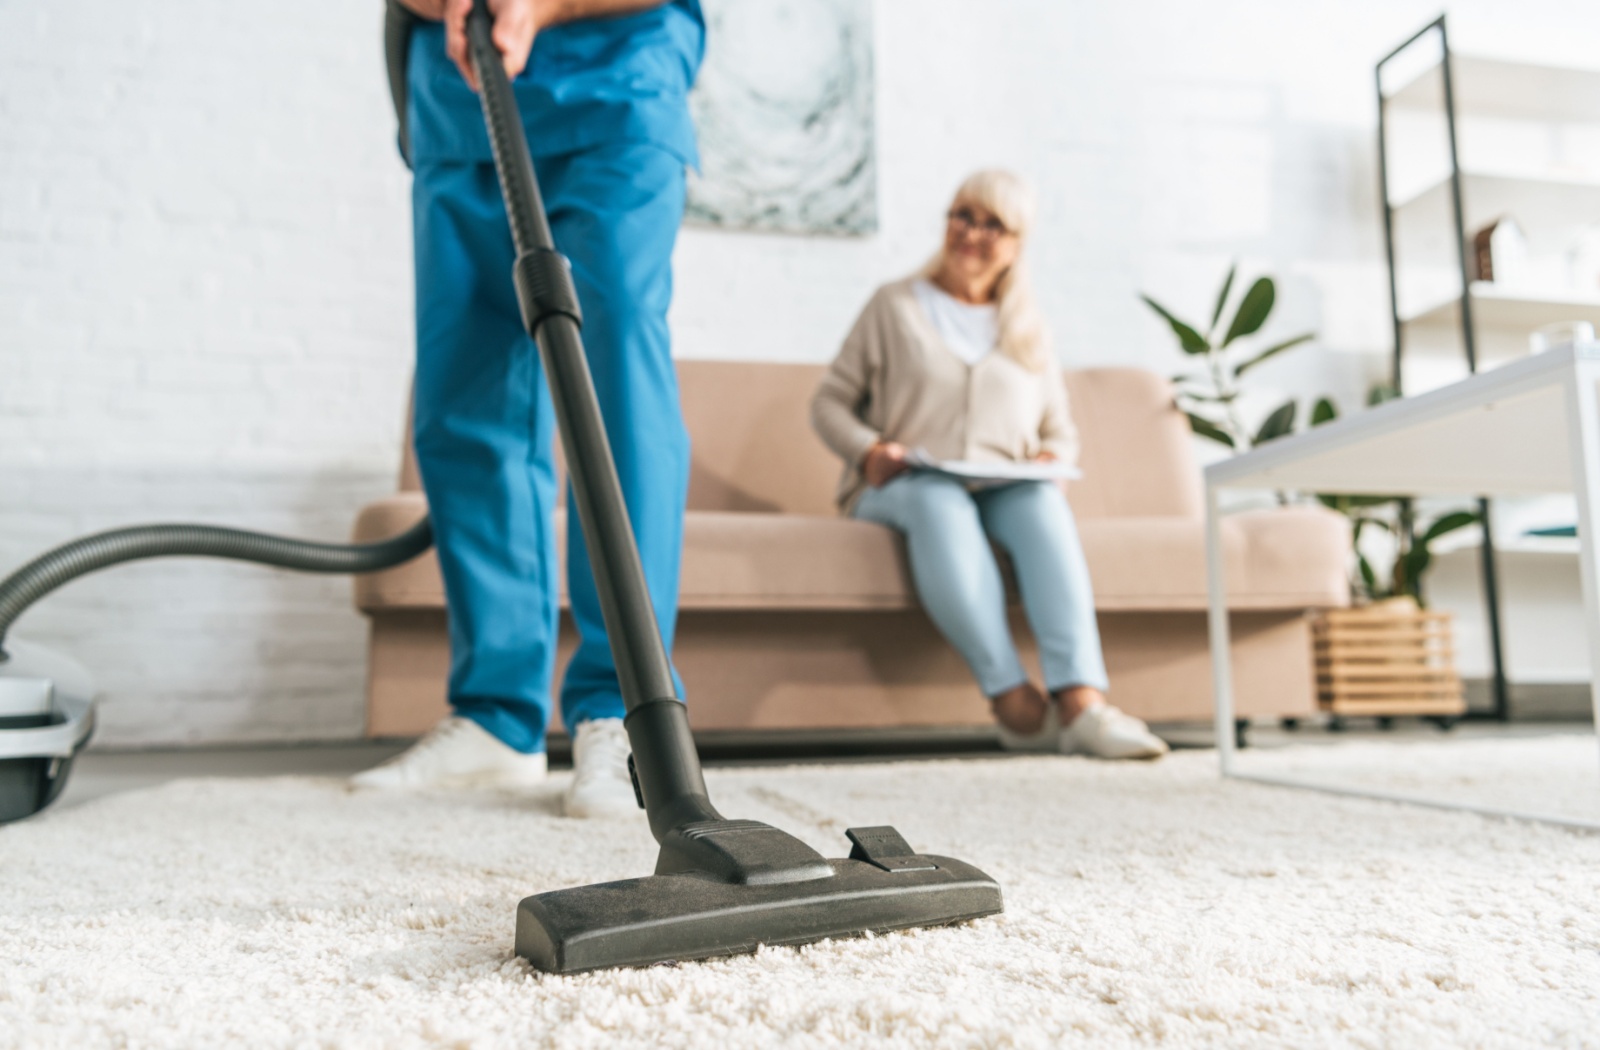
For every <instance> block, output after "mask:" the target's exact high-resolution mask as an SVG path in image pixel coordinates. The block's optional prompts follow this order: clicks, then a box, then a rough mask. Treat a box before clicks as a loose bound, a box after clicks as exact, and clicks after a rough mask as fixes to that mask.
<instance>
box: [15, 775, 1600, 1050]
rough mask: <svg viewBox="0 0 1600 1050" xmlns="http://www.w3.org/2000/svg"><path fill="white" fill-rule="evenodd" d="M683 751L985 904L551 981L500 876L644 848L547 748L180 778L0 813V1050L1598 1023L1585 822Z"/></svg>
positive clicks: (1217, 1037) (1386, 1038)
mask: <svg viewBox="0 0 1600 1050" xmlns="http://www.w3.org/2000/svg"><path fill="white" fill-rule="evenodd" d="M1368 746H1369V745H1354V748H1356V749H1359V748H1364V747H1368ZM1379 746H1386V745H1379ZM1448 749H1449V745H1446V744H1415V745H1407V747H1406V752H1407V753H1406V755H1405V756H1403V757H1404V758H1405V760H1406V761H1408V762H1409V763H1410V767H1411V768H1421V767H1423V766H1425V765H1426V764H1427V763H1428V762H1430V761H1446V759H1440V758H1438V757H1437V756H1439V755H1440V754H1447V753H1448ZM1352 753H1354V752H1352ZM1507 768H1510V767H1509V766H1508V767H1507ZM708 779H709V780H710V783H711V787H712V794H713V798H714V799H715V801H716V802H717V804H718V806H719V808H721V809H722V810H723V811H724V812H725V813H728V814H729V815H731V816H737V817H753V818H757V819H764V820H768V821H770V822H772V823H775V824H778V825H780V826H782V827H784V828H787V829H789V830H791V831H794V832H796V833H797V834H799V835H800V836H801V837H803V838H805V839H806V840H808V841H810V842H811V843H812V844H814V845H815V846H817V847H818V848H819V849H822V850H823V851H824V852H825V853H828V854H830V855H835V856H837V855H842V854H843V852H844V849H845V846H846V843H845V840H844V838H843V831H844V828H845V827H846V826H847V825H850V824H884V823H892V824H895V825H897V826H898V827H899V828H900V830H901V831H902V832H903V833H904V834H905V836H906V837H907V839H909V840H910V842H911V843H912V844H913V845H914V846H917V847H919V848H922V849H925V850H927V851H929V852H938V853H945V854H949V855H952V856H958V857H962V858H964V859H967V860H970V861H972V862H974V863H977V864H978V865H979V866H981V867H983V868H985V869H986V870H987V871H988V872H989V873H990V874H992V875H994V876H995V877H996V878H998V879H999V880H1000V882H1001V884H1002V885H1003V886H1004V889H1005V894H1006V912H1005V914H1004V915H1003V916H1000V917H996V918H991V919H986V920H982V921H979V922H976V923H973V924H971V925H968V926H964V927H954V928H946V929H937V930H923V931H917V932H913V933H905V934H891V935H885V936H881V937H875V938H869V939H858V940H848V941H836V942H831V943H827V944H822V945H815V946H812V947H809V948H804V949H767V950H763V951H762V952H760V953H758V954H756V955H754V956H745V957H739V958H731V959H723V960H718V961H713V962H707V963H691V964H682V965H677V966H658V967H652V968H649V969H642V970H626V971H614V972H601V973H592V974H586V975H581V976H577V977H568V978H555V977H548V976H544V975H540V974H537V973H534V972H532V971H530V969H529V968H528V967H527V966H526V964H524V963H523V962H521V961H520V960H517V959H515V958H514V957H513V956H512V954H511V935H512V927H513V917H514V909H515V905H516V902H517V900H518V899H519V898H520V897H522V896H524V895H526V894H528V893H530V892H533V891H538V890H546V889H554V888H557V887H561V886H569V885H574V884H577V883H581V882H587V881H593V880H598V879H611V878H622V877H628V876H633V875H639V874H643V873H645V872H646V871H648V869H649V867H650V865H651V863H652V861H653V849H652V846H653V843H652V842H651V840H650V837H649V834H648V831H647V830H646V829H645V827H644V823H643V821H642V819H641V820H638V821H630V822H626V823H621V824H596V823H580V822H577V821H569V820H565V819H563V818H561V817H559V816H558V815H557V813H558V800H559V798H560V793H561V790H562V788H563V787H564V785H565V777H564V776H554V777H552V778H551V780H550V782H549V784H548V786H547V787H546V788H545V789H544V790H542V791H541V792H540V793H539V794H538V795H537V796H536V797H534V798H532V799H531V800H530V799H528V798H525V797H524V798H517V797H513V796H508V795H502V794H493V793H439V794H431V795H426V796H412V797H395V796H389V795H382V794H366V793H356V794H353V793H350V792H348V791H347V790H346V789H345V788H344V786H343V785H342V784H341V783H339V782H336V781H332V780H316V779H308V778H283V779H271V780H189V781H179V782H175V783H171V784H168V785H166V786H164V787H160V788H155V789H151V790H148V791H142V792H131V793H128V794H123V795H118V796H112V797H109V798H104V799H101V800H99V801H96V802H92V803H89V804H86V805H83V806H81V807H77V808H72V809H68V810H63V811H60V812H54V813H49V814H47V815H45V816H43V817H41V818H38V819H35V820H32V821H29V822H26V823H23V824H19V825H13V826H10V827H7V828H5V829H0V887H3V893H0V960H3V966H0V1045H4V1046H19V1047H73V1048H78V1047H98V1046H116V1047H166V1046H195V1047H221V1046H229V1047H254V1046H262V1047H290V1046H293V1047H434V1046H445V1047H530V1046H543V1045H548V1046H557V1047H611V1046H619V1045H620V1046H627V1045H639V1046H668V1047H723V1046H761V1045H769V1046H793V1047H813V1046H831V1045H840V1044H844V1045H860V1046H873V1047H918V1048H921V1047H946V1046H949V1047H991V1046H993V1047H1009V1046H1017V1047H1050V1046H1062V1045H1081V1046H1094V1047H1121V1046H1218V1047H1250V1046H1262V1047H1281V1046H1317V1047H1326V1046H1358V1047H1406V1048H1417V1047H1429V1046H1439V1047H1480V1046H1481V1047H1506V1046H1541V1047H1543V1046H1593V1045H1600V836H1596V835H1590V834H1585V833H1580V832H1573V831H1568V830H1563V829H1560V828H1555V827H1550V826H1545V825H1536V824H1525V823H1517V822H1511V821H1504V820H1495V819H1488V818H1482V817H1477V816H1472V815H1468V814H1451V813H1440V812H1435V811H1429V810H1424V809H1418V808H1414V807H1405V806H1398V805H1393V804H1387V803H1378V802H1369V801H1363V800H1358V799H1340V798H1334V797H1329V796H1325V795H1319V794H1314V793H1309V792H1301V791H1293V790H1286V789H1282V788H1272V787H1265V786H1260V785H1253V784H1247V783H1238V782H1227V783H1225V782H1222V781H1220V780H1219V779H1218V777H1217V774H1216V759H1215V756H1214V755H1213V754H1211V753H1209V752H1188V753H1178V754H1174V755H1172V756H1170V757H1168V758H1167V759H1166V760H1164V761H1161V762H1159V763H1155V764H1151V765H1140V764H1107V763H1095V762H1090V761H1087V760H1081V759H1060V758H1025V759H992V760H972V761H937V762H899V763H893V764H882V765H844V766H830V767H822V766H812V767H792V768H782V769H776V768H774V769H739V770H721V771H713V772H712V773H711V775H710V776H709V777H708Z"/></svg>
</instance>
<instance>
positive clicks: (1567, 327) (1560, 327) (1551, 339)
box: [1528, 321, 1594, 354]
mask: <svg viewBox="0 0 1600 1050" xmlns="http://www.w3.org/2000/svg"><path fill="white" fill-rule="evenodd" d="M1592 342H1594V325H1592V324H1590V323H1589V322H1588V321H1556V322H1555V323H1553V324H1547V325H1540V326H1539V327H1538V328H1535V329H1534V330H1533V334H1532V335H1530V336H1528V352H1529V353H1530V354H1542V353H1544V352H1545V351H1546V350H1552V349H1554V348H1556V347H1558V346H1578V345H1580V344H1583V343H1592Z"/></svg>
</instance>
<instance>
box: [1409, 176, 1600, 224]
mask: <svg viewBox="0 0 1600 1050" xmlns="http://www.w3.org/2000/svg"><path fill="white" fill-rule="evenodd" d="M1461 203H1462V210H1463V212H1464V213H1465V216H1466V225H1467V232H1468V234H1469V235H1470V234H1471V233H1472V231H1474V230H1477V229H1480V228H1481V227H1483V226H1484V225H1485V224H1487V223H1489V222H1491V221H1493V220H1495V219H1497V218H1499V217H1500V216H1502V215H1507V214H1509V215H1512V216H1514V217H1515V218H1516V219H1518V220H1519V221H1520V222H1523V223H1524V224H1526V223H1528V222H1529V221H1564V222H1565V224H1567V225H1572V226H1577V225H1582V224H1584V223H1590V222H1595V221H1600V176H1589V177H1584V176H1576V175H1575V176H1561V175H1513V174H1507V173H1502V172H1489V171H1463V172H1462V173H1461ZM1394 215H1395V221H1396V222H1404V223H1416V224H1418V225H1421V226H1426V227H1437V226H1444V227H1452V224H1453V223H1454V216H1453V215H1452V214H1451V202H1450V176H1449V175H1442V176H1440V177H1439V178H1438V179H1437V180H1436V181H1434V182H1432V183H1430V184H1429V185H1427V186H1424V187H1422V188H1421V189H1419V190H1416V191H1415V192H1413V193H1411V194H1409V195H1408V196H1406V197H1404V198H1402V199H1400V200H1397V201H1396V202H1395V204H1394Z"/></svg>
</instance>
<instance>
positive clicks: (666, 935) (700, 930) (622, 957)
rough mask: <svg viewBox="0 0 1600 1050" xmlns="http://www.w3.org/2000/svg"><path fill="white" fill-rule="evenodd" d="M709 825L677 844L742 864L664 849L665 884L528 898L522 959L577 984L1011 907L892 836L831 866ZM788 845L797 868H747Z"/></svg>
mask: <svg viewBox="0 0 1600 1050" xmlns="http://www.w3.org/2000/svg"><path fill="white" fill-rule="evenodd" d="M702 823H703V825H706V826H702V827H692V826H686V827H685V828H682V829H678V830H677V832H676V833H675V834H674V835H673V836H672V837H673V838H678V837H680V836H687V837H696V838H695V841H697V842H707V841H709V842H710V843H711V844H712V849H711V851H710V853H711V854H721V855H724V856H726V855H727V854H729V853H732V854H733V855H734V859H733V863H730V864H726V865H723V864H712V865H707V866H706V867H698V868H692V867H685V866H681V865H680V864H679V862H678V861H677V860H675V858H674V853H673V844H672V843H671V842H666V843H663V848H662V858H661V862H660V863H658V865H657V868H656V871H657V873H656V874H655V875H650V876H646V877H645V878H641V879H624V880H622V881H620V882H607V883H601V884H599V885H594V886H578V887H574V888H572V889H565V890H555V891H552V892H549V893H540V894H536V895H534V896H532V897H528V898H526V899H524V900H523V901H522V903H521V904H520V905H519V906H518V908H517V940H516V949H517V954H518V955H520V956H522V957H524V958H526V959H527V960H529V961H530V962H531V963H533V965H534V966H535V967H537V968H538V969H540V970H544V971H546V972H549V973H577V972H580V971H583V970H594V969H600V968H604V967H615V966H646V965H649V964H651V963H658V962H665V961H668V960H673V959H704V958H709V957H712V956H718V955H736V954H739V953H742V952H752V951H755V950H756V949H757V948H758V947H760V946H761V945H763V944H770V945H795V944H808V943H811V942H813V941H820V940H825V939H827V938H830V937H849V936H855V935H859V934H863V933H868V932H872V933H879V932H883V931H887V930H898V929H907V928H910V927H914V926H942V925H947V924H950V923H956V922H962V921H965V920H968V919H976V918H980V917H982V916H984V915H993V914H995V913H996V912H998V911H1000V910H1001V907H1002V904H1001V898H1000V887H999V886H998V885H997V884H996V883H995V881H994V880H993V879H991V878H989V876H987V875H985V874H984V873H983V872H981V871H979V870H978V869H977V868H975V867H973V866H972V865H970V864H966V863H964V862H962V861H959V860H952V859H950V858H948V857H933V856H925V855H922V854H918V853H914V852H912V850H911V848H910V847H909V846H908V845H907V844H906V842H905V840H904V839H903V838H901V837H900V835H899V833H898V832H896V831H895V830H894V829H893V828H890V827H878V828H852V829H850V830H849V831H848V832H846V834H847V835H848V836H849V837H850V839H851V841H852V842H853V843H854V848H853V849H852V850H851V854H850V857H849V859H846V860H824V859H823V858H822V857H821V856H820V855H819V854H817V853H816V852H815V851H814V850H812V849H811V848H810V847H809V846H806V845H805V844H804V843H802V842H800V841H799V840H798V839H795V838H793V837H792V836H790V835H788V834H786V833H785V832H782V831H779V830H778V829H776V828H773V827H770V826H769V825H766V824H760V823H757V822H756V821H750V820H726V821H715V822H713V821H705V822H702ZM779 838H781V839H783V840H787V848H786V849H785V850H784V852H786V853H788V854H789V855H790V856H791V857H792V858H793V859H794V863H793V864H792V865H789V866H787V867H785V868H784V869H773V868H771V867H770V866H767V867H765V868H764V869H763V870H762V871H760V872H759V873H758V874H754V875H752V874H751V873H749V872H748V871H747V870H745V869H743V866H742V865H740V864H738V863H737V855H738V854H744V853H748V854H752V855H753V854H760V855H762V856H767V857H770V856H772V855H773V853H774V850H773V847H774V845H775V844H776V841H777V840H778V839H779ZM746 843H748V846H745V844H746ZM697 852H699V851H697ZM674 868H677V869H679V870H671V869H674ZM709 868H720V869H721V870H708V869H709ZM664 869H665V870H664Z"/></svg>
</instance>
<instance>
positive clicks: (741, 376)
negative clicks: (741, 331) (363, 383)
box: [400, 360, 1202, 518]
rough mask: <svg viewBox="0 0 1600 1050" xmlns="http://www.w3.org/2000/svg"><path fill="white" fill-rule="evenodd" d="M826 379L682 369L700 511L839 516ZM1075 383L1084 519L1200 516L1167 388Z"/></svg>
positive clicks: (1121, 377)
mask: <svg viewBox="0 0 1600 1050" xmlns="http://www.w3.org/2000/svg"><path fill="white" fill-rule="evenodd" d="M825 367H826V366H824V365H807V364H773V363H768V362H751V361H687V360H685V361H679V362H678V386H679V393H680V395H681V397H682V400H683V414H684V419H685V420H686V421H687V422H688V426H689V434H690V436H691V440H692V442H693V458H692V465H691V468H690V476H689V508H690V509H691V510H717V511H744V512H758V513H759V512H767V513H790V514H821V515H829V514H834V513H836V510H835V507H834V504H833V495H834V491H835V489H836V487H837V485H838V481H839V471H840V464H839V460H838V459H837V458H836V457H835V456H834V455H833V453H832V452H830V451H829V450H828V449H827V448H826V447H825V446H824V445H823V444H822V442H821V441H820V440H819V439H818V438H817V436H816V434H815V433H814V432H813V431H812V429H811V421H810V405H811V395H812V393H813V392H815V390H816V388H817V384H818V383H819V382H820V381H821V379H822V373H823V372H824V370H825ZM1066 383H1067V393H1068V397H1069V398H1070V400H1071V405H1072V414H1073V418H1074V419H1075V420H1076V421H1077V424H1078V431H1079V436H1080V438H1081V440H1082V446H1083V449H1082V454H1081V458H1080V464H1081V466H1082V468H1083V478H1082V479H1081V480H1079V481H1075V482H1073V483H1072V484H1071V487H1070V496H1071V499H1072V506H1073V510H1074V511H1075V512H1076V513H1077V514H1078V516H1079V517H1083V518H1106V517H1158V516H1165V515H1181V516H1185V517H1198V516H1200V514H1201V513H1202V503H1201V495H1200V493H1201V487H1200V472H1199V470H1198V468H1197V467H1196V465H1195V461H1194V453H1193V449H1192V446H1191V438H1190V436H1189V426H1188V422H1187V420H1185V419H1184V416H1183V413H1181V412H1179V411H1178V410H1177V409H1176V408H1175V407H1174V405H1173V401H1172V389H1171V386H1170V385H1169V384H1168V383H1167V381H1166V380H1165V379H1163V378H1161V377H1160V376H1157V375H1155V374H1154V373H1151V372H1147V371H1144V370H1142V369H1136V368H1090V369H1082V370H1077V371H1069V372H1067V373H1066ZM405 450H406V452H405V462H404V464H403V466H402V468H401V482H400V487H401V489H402V490H413V489H416V488H418V487H419V486H418V482H417V474H416V464H415V460H414V457H413V456H412V454H411V443H410V442H409V441H407V442H406V443H405ZM557 455H558V456H559V450H558V451H557Z"/></svg>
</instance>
